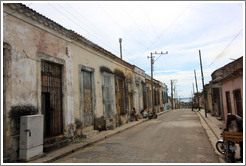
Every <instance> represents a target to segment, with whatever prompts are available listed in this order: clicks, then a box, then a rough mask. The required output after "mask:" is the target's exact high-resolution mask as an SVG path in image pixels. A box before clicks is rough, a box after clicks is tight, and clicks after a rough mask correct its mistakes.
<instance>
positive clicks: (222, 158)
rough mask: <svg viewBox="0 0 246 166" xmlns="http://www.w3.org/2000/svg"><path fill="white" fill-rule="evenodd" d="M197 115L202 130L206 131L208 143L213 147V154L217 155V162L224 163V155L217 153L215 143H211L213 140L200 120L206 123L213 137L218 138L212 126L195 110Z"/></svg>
mask: <svg viewBox="0 0 246 166" xmlns="http://www.w3.org/2000/svg"><path fill="white" fill-rule="evenodd" d="M197 115H198V117H199V119H200V122H201V124H202V127H203V128H204V130H205V131H206V133H207V136H208V137H209V140H210V143H211V145H212V147H213V149H214V151H215V154H217V155H218V159H219V162H220V163H226V161H225V159H224V156H222V155H221V154H219V153H218V152H217V149H216V147H215V145H213V144H214V142H213V141H212V138H211V136H209V133H208V131H207V129H206V127H205V126H204V125H203V122H202V120H203V121H204V123H205V124H206V126H207V128H208V129H209V130H210V131H211V133H213V135H214V137H215V138H216V139H217V140H219V138H218V136H217V134H215V131H214V130H213V129H212V127H211V126H210V125H209V123H208V122H207V120H206V119H205V118H204V117H203V116H202V115H201V113H200V112H197Z"/></svg>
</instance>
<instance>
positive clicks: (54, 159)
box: [28, 110, 171, 163]
mask: <svg viewBox="0 0 246 166" xmlns="http://www.w3.org/2000/svg"><path fill="white" fill-rule="evenodd" d="M169 111H171V110H166V111H162V112H159V113H157V115H162V114H164V113H167V112H169ZM149 120H150V119H148V118H147V119H144V120H142V121H141V122H138V123H136V124H133V125H131V126H128V127H126V128H123V129H120V130H118V131H115V132H113V133H109V134H108V135H105V136H103V137H102V138H97V139H95V140H92V141H90V142H88V143H86V144H84V145H81V146H79V147H77V148H73V149H71V150H68V151H67V152H64V153H63V154H60V155H57V156H55V157H53V158H51V159H47V160H44V161H42V162H41V163H51V162H54V161H56V160H58V159H61V158H63V157H65V156H68V155H70V154H72V153H74V152H77V151H79V150H82V149H83V148H86V147H89V146H91V145H93V144H95V143H98V142H100V141H103V140H105V139H107V138H110V137H112V136H114V135H116V134H119V133H121V132H123V131H125V130H127V129H130V128H133V127H134V126H136V125H139V124H141V123H143V122H146V121H149ZM44 156H46V155H44ZM34 161H35V160H32V161H29V162H28V163H33V162H34Z"/></svg>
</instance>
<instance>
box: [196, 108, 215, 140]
mask: <svg viewBox="0 0 246 166" xmlns="http://www.w3.org/2000/svg"><path fill="white" fill-rule="evenodd" d="M198 113H199V114H200V116H201V117H202V119H203V120H204V121H205V122H206V124H207V125H208V127H209V128H210V130H211V131H212V132H213V134H214V136H215V137H216V138H217V139H219V137H218V136H217V134H216V133H215V131H214V130H213V128H212V127H211V126H210V125H209V123H208V122H207V120H206V118H204V117H203V116H202V114H201V112H198Z"/></svg>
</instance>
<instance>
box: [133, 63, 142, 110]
mask: <svg viewBox="0 0 246 166" xmlns="http://www.w3.org/2000/svg"><path fill="white" fill-rule="evenodd" d="M144 76H145V72H144V71H143V70H141V69H140V68H137V67H135V68H134V78H135V82H134V84H133V86H134V107H135V108H136V111H137V112H138V113H139V112H140V111H141V110H142V109H143V107H144V103H143V97H144V96H143V86H142V83H145V77H144Z"/></svg>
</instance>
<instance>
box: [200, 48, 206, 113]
mask: <svg viewBox="0 0 246 166" xmlns="http://www.w3.org/2000/svg"><path fill="white" fill-rule="evenodd" d="M199 57H200V66H201V75H202V86H203V98H204V109H205V117H207V108H206V97H205V87H204V77H203V70H202V58H201V51H200V50H199Z"/></svg>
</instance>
